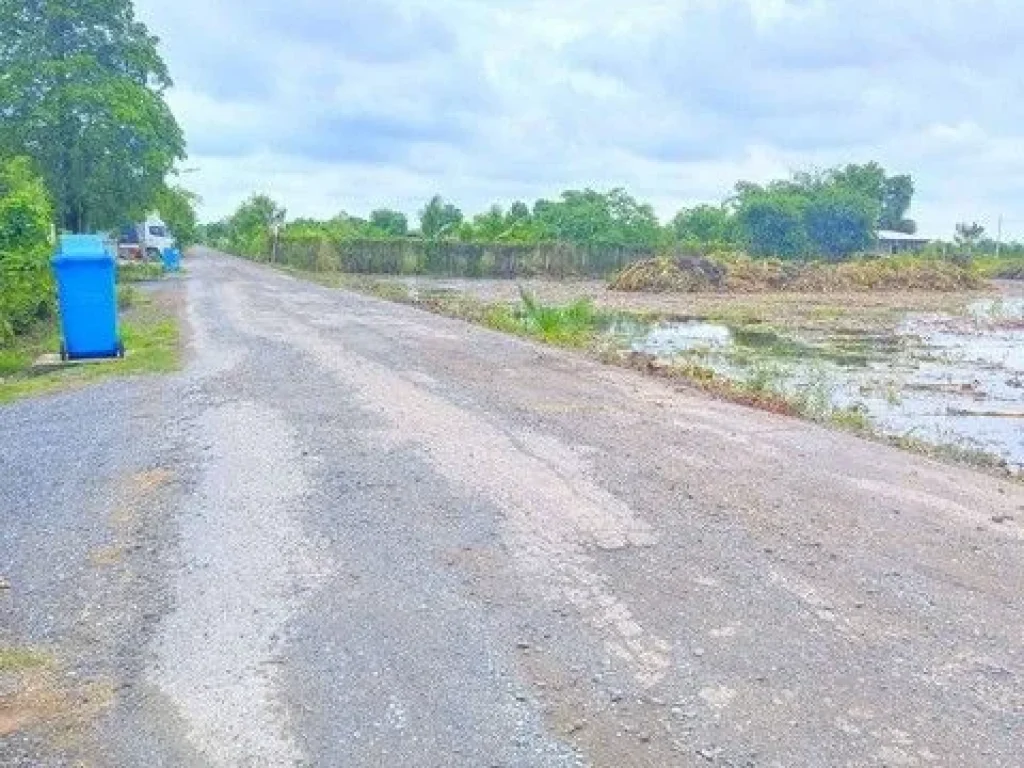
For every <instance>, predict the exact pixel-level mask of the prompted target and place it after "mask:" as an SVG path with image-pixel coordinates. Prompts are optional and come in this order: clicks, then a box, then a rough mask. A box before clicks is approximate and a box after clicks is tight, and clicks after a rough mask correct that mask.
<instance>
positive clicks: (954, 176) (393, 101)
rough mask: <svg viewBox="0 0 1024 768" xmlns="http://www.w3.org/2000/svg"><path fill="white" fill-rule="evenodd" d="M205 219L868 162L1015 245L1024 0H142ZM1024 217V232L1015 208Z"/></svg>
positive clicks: (653, 193) (942, 210)
mask: <svg viewBox="0 0 1024 768" xmlns="http://www.w3.org/2000/svg"><path fill="white" fill-rule="evenodd" d="M138 11H139V14H140V16H141V17H142V18H143V20H144V21H146V22H147V23H148V24H149V25H150V27H151V29H152V30H153V31H154V32H155V33H156V34H158V35H159V36H161V37H162V38H163V39H164V41H165V48H164V50H165V52H166V55H167V58H168V63H169V65H170V66H171V69H172V74H173V75H174V76H175V78H176V81H177V88H176V89H175V91H174V92H173V94H172V96H171V102H172V107H173V108H174V109H175V112H176V114H178V116H179V119H180V121H181V122H182V124H183V126H184V128H185V130H186V134H187V136H188V138H189V140H190V145H191V148H192V158H191V159H190V161H189V163H188V164H189V165H190V166H194V167H198V168H199V169H200V170H199V171H198V172H196V173H195V174H193V175H190V176H189V177H187V178H188V182H189V183H190V184H191V185H193V186H194V187H195V188H196V189H197V191H199V192H200V194H202V195H203V197H204V199H205V201H206V205H205V209H204V213H205V214H206V215H207V216H210V217H217V216H221V215H224V214H226V213H228V212H230V210H232V209H233V208H234V206H235V205H237V203H238V202H239V201H240V200H241V199H242V198H243V197H245V196H246V195H247V194H249V193H250V192H251V191H254V190H265V191H268V192H271V193H272V194H275V195H276V196H278V197H279V198H280V199H281V200H282V202H284V204H285V205H286V206H287V207H288V208H289V209H290V211H291V212H292V213H293V214H296V215H303V214H309V215H326V214H332V213H336V212H337V211H339V210H341V209H343V208H344V209H348V210H350V211H352V212H357V213H358V212H366V211H368V210H369V209H371V208H373V207H376V206H378V205H392V206H397V207H400V208H403V209H405V210H407V211H409V212H414V211H415V210H416V209H417V208H418V207H419V206H420V205H421V203H422V201H423V200H424V199H425V198H426V197H428V196H429V195H431V194H433V193H434V192H435V191H440V192H442V193H443V194H445V195H446V196H449V197H451V198H453V199H455V200H456V201H457V202H459V203H460V204H462V205H463V206H465V207H467V208H469V209H471V210H475V209H481V208H483V207H484V206H485V205H487V204H489V203H490V202H491V201H492V200H495V199H499V200H506V201H508V200H512V199H516V198H524V199H527V200H532V199H534V198H536V197H538V196H541V195H552V194H555V193H557V192H558V191H559V190H561V189H563V188H566V187H580V186H585V185H589V186H596V187H602V188H607V187H611V186H626V187H627V188H629V189H630V190H631V191H633V192H634V193H635V194H637V195H638V196H641V197H643V198H645V199H649V200H651V201H652V202H654V203H655V204H656V205H657V207H658V210H659V212H660V213H662V214H663V215H666V216H667V215H670V214H671V213H672V212H674V210H675V209H677V208H678V207H680V206H681V205H683V204H690V203H693V202H696V201H701V200H715V199H720V198H721V197H723V196H724V195H726V194H727V193H728V191H729V190H730V188H731V187H732V185H733V184H734V183H735V181H737V180H738V179H741V178H748V179H754V180H764V179H766V178H770V177H771V176H774V175H778V174H783V173H785V172H787V171H788V170H789V169H794V168H801V167H807V166H812V165H814V166H819V167H820V166H825V165H829V164H833V163H844V162H860V161H867V160H872V159H878V160H879V161H881V162H882V163H883V164H885V165H886V166H887V167H889V168H890V169H891V170H892V171H893V172H905V173H911V174H912V175H913V176H914V177H915V179H916V181H917V186H918V192H919V194H918V198H917V205H916V207H915V210H914V211H913V214H914V215H915V216H916V217H917V218H918V219H919V220H920V221H921V224H922V228H923V230H924V231H925V232H927V233H929V234H937V235H948V234H949V233H950V232H951V231H952V228H953V224H954V223H955V221H957V220H959V219H961V218H976V219H979V220H981V221H982V222H983V223H986V224H988V225H989V226H990V227H993V228H994V226H995V218H996V216H997V215H998V214H999V213H1004V214H1005V215H1006V216H1007V219H1008V222H1010V223H1009V226H1008V229H1009V231H1010V233H1011V234H1015V235H1018V236H1022V237H1024V213H1021V214H1015V211H1016V210H1019V209H1020V208H1021V206H1022V205H1024V182H1022V181H1021V180H1022V179H1024V176H1022V172H1024V150H1022V149H1021V147H1022V146H1024V143H1022V141H1021V140H1022V138H1024V136H1022V134H1024V128H1022V127H1021V126H1022V125H1024V120H1022V119H1021V118H1022V116H1024V115H1022V113H1024V106H1021V105H1022V104H1024V79H1022V78H1020V76H1019V73H1020V72H1021V71H1024V47H1022V46H1020V45H1019V44H1018V41H1019V40H1020V39H1021V37H1022V35H1024V7H1021V6H1019V3H1017V2H1015V0H904V2H900V3H892V2H891V0H828V1H826V0H770V1H768V2H766V1H765V0H634V2H632V3H630V4H629V5H628V6H627V5H624V4H612V3H607V2H604V0H562V1H561V2H559V3H552V2H548V1H547V0H433V1H432V2H430V3H427V2H423V1H422V0H405V1H404V2H399V0H361V2H359V3H355V2H345V3H341V4H339V3H337V2H332V0H299V1H298V2H294V3H289V4H287V5H285V4H281V3H279V2H275V0H245V1H244V2H243V0H202V1H201V0H178V2H176V3H164V2H162V0H142V2H139V3H138ZM1015 219H1016V220H1018V222H1019V223H1018V224H1016V225H1015V224H1014V223H1013V222H1014V220H1015Z"/></svg>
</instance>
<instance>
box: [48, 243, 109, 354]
mask: <svg viewBox="0 0 1024 768" xmlns="http://www.w3.org/2000/svg"><path fill="white" fill-rule="evenodd" d="M52 264H53V272H54V276H55V277H56V280H57V303H58V306H59V308H60V325H61V335H62V337H63V342H62V343H61V357H62V358H63V359H65V360H88V359H95V358H103V357H123V356H124V346H123V345H122V344H121V339H120V336H119V335H118V330H117V289H116V287H115V282H116V269H117V266H116V262H115V261H114V258H113V257H112V256H111V254H110V252H109V251H108V250H107V249H106V247H105V246H104V243H103V238H101V237H97V236H95V235H64V236H62V237H61V238H60V245H59V249H58V251H57V253H56V254H55V255H54V257H53V261H52Z"/></svg>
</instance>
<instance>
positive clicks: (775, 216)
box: [736, 191, 810, 259]
mask: <svg viewBox="0 0 1024 768" xmlns="http://www.w3.org/2000/svg"><path fill="white" fill-rule="evenodd" d="M806 206H807V199H806V198H805V197H803V196H801V195H794V194H788V193H786V192H771V191H761V192H758V193H752V194H747V195H745V196H744V198H743V200H742V202H741V203H740V207H739V210H738V211H737V212H736V218H737V221H738V223H739V227H740V231H741V232H742V233H743V240H744V242H745V244H746V246H747V250H749V251H750V253H751V254H753V255H755V256H778V257H781V258H786V259H797V258H801V257H804V256H806V255H808V252H809V246H810V243H809V239H808V236H807V229H806V227H805V226H804V210H805V208H806Z"/></svg>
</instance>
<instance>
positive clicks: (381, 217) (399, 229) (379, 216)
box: [370, 208, 409, 237]
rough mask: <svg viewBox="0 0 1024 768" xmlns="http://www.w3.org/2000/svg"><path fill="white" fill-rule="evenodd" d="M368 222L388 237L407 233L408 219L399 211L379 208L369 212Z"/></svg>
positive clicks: (402, 235)
mask: <svg viewBox="0 0 1024 768" xmlns="http://www.w3.org/2000/svg"><path fill="white" fill-rule="evenodd" d="M370 224H372V225H373V226H374V227H376V228H377V229H379V230H380V231H381V232H383V233H384V234H385V235H388V236H389V237H405V236H406V235H408V234H409V219H408V217H406V215H405V214H404V213H402V212H401V211H393V210H391V209H390V208H380V209H378V210H376V211H373V212H372V213H371V214H370Z"/></svg>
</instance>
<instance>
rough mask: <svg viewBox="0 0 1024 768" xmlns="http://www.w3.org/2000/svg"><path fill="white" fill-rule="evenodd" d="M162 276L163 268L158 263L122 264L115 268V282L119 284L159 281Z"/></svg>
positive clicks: (163, 273)
mask: <svg viewBox="0 0 1024 768" xmlns="http://www.w3.org/2000/svg"><path fill="white" fill-rule="evenodd" d="M164 275H165V272H164V266H163V264H161V263H160V262H158V261H139V262H131V263H122V264H120V265H118V267H117V280H118V282H120V283H141V282H146V281H148V280H160V279H161V278H163V277H164Z"/></svg>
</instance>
